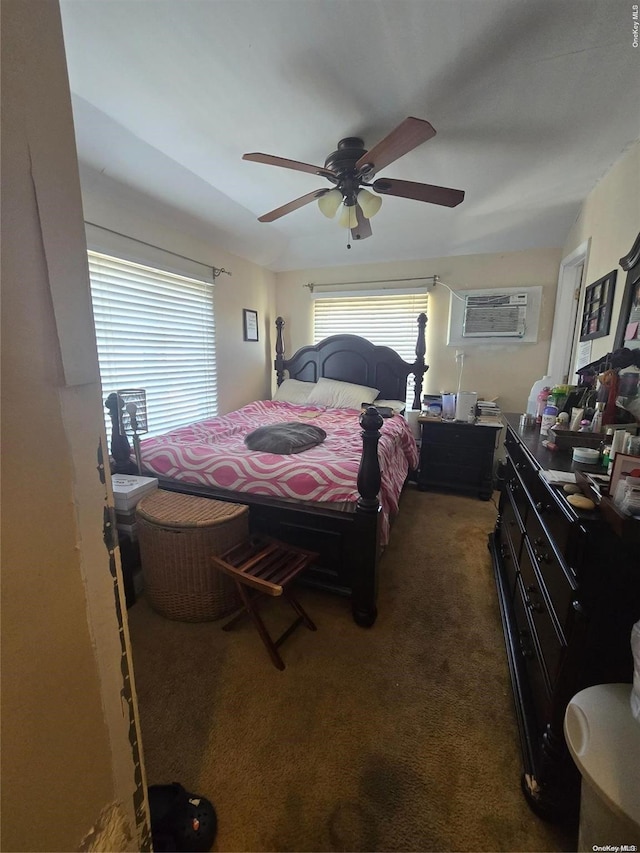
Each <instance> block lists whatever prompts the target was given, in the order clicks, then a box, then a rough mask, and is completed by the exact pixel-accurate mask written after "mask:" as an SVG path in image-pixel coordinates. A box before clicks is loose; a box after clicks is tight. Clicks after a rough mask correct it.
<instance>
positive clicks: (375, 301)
mask: <svg viewBox="0 0 640 853" xmlns="http://www.w3.org/2000/svg"><path fill="white" fill-rule="evenodd" d="M356 294H357V291H353V292H351V293H349V294H348V295H346V294H343V295H340V296H338V295H336V294H324V293H322V292H320V293H318V292H317V291H316V292H314V294H313V299H314V312H313V315H314V323H313V325H314V343H318V342H319V341H321V340H322V339H323V338H326V337H328V336H329V335H342V334H352V335H360V336H361V337H363V338H366V339H367V340H369V341H371V343H373V344H377V345H381V346H388V347H391V349H393V350H395V351H396V352H397V353H398V354H399V355H400V356H401V357H402V358H403V359H404V361H408V362H409V363H413V362H414V361H415V359H416V341H417V339H418V322H417V321H418V314H420V313H422V312H424V313H425V314H426V313H427V306H428V301H429V296H428V293H427V292H426V290H420V291H419V292H407V291H401V292H398V293H389V291H386V292H382V291H380V292H374V291H367V293H366V295H356ZM407 386H408V387H407V404H408V407H409V408H411V404H412V403H413V376H411V377H409V382H408V383H407Z"/></svg>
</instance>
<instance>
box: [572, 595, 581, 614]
mask: <svg viewBox="0 0 640 853" xmlns="http://www.w3.org/2000/svg"><path fill="white" fill-rule="evenodd" d="M571 606H572V607H573V609H574V610H575V611H576V613H579V614H580V616H584V607H583V606H582V604H581V602H579V601H578V599H577V598H576V599H574V600H573V601H572V602H571Z"/></svg>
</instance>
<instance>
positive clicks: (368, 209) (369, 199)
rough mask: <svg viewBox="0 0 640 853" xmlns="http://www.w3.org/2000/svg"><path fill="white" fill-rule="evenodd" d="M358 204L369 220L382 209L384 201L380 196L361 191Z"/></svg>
mask: <svg viewBox="0 0 640 853" xmlns="http://www.w3.org/2000/svg"><path fill="white" fill-rule="evenodd" d="M358 204H359V205H360V209H361V210H362V212H363V213H364V215H365V216H366V217H367V219H371V217H372V216H375V215H376V213H377V212H378V211H379V210H380V208H381V207H382V199H381V198H380V196H379V195H374V194H373V193H370V192H369V190H360V192H359V193H358Z"/></svg>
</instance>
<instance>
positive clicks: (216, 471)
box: [140, 314, 427, 626]
mask: <svg viewBox="0 0 640 853" xmlns="http://www.w3.org/2000/svg"><path fill="white" fill-rule="evenodd" d="M426 322H427V318H426V315H425V314H420V316H419V317H418V318H417V342H416V348H415V352H416V359H415V362H413V363H409V362H405V361H404V360H403V359H401V358H400V356H399V355H398V354H397V353H396V352H394V351H393V350H391V349H390V348H388V347H383V346H376V345H374V344H372V343H371V342H369V341H367V340H365V339H364V338H361V337H358V336H356V335H334V336H332V337H329V338H326V339H325V340H324V341H321V342H320V343H319V344H316V345H314V346H307V347H303V348H302V349H300V350H298V351H297V352H296V353H295V354H294V355H293V356H292V357H291V358H285V351H284V343H283V327H284V320H283V319H282V318H281V317H278V319H277V320H276V357H275V371H276V377H277V386H278V391H277V392H276V394H275V395H274V399H273V400H261V401H255V402H252V403H249V404H248V405H246V406H244V407H242V408H241V409H240V410H238V411H236V412H231V413H229V414H228V415H223V416H219V417H216V418H212V419H208V420H205V421H199V422H198V423H195V424H192V425H190V426H187V427H182V428H179V429H176V430H173V431H171V432H169V433H166V434H165V435H162V436H156V437H153V438H148V439H145V440H143V441H142V442H141V445H140V450H141V459H142V466H143V471H142V473H143V474H145V475H147V476H154V477H157V478H158V480H159V485H160V488H163V489H168V490H171V491H178V492H183V493H187V494H196V495H202V496H206V497H212V498H216V499H218V500H226V501H233V502H235V503H243V504H247V505H249V507H250V525H251V529H252V531H253V532H255V533H258V534H264V535H269V536H273V537H275V538H278V539H282V540H284V541H286V542H289V543H291V544H294V545H298V546H301V547H306V548H310V549H312V550H315V551H318V552H319V553H320V560H319V563H318V565H317V566H316V567H314V569H312V570H309V571H308V572H307V574H306V576H305V582H307V583H309V584H311V585H313V586H317V587H319V588H321V589H324V590H327V591H330V592H334V593H338V594H340V595H344V596H348V597H349V598H350V600H351V608H352V613H353V618H354V620H355V621H356V623H357V624H359V625H362V626H371V625H373V623H374V622H375V619H376V617H377V586H378V562H379V558H380V556H381V553H382V551H383V549H384V546H385V545H386V543H387V541H388V538H389V535H390V529H391V526H392V523H393V518H394V516H395V515H396V513H397V511H398V501H399V497H400V493H401V491H402V487H403V485H404V482H405V480H406V477H407V474H408V473H409V472H410V471H411V470H412V469H415V468H416V467H417V461H418V455H417V448H416V444H415V439H414V438H413V435H412V433H411V430H410V429H409V427H408V425H407V423H406V421H405V420H404V418H403V417H402V416H400V415H397V414H394V415H393V416H391V417H387V418H384V419H383V418H382V417H381V415H380V414H379V412H378V409H377V408H376V407H375V406H372V405H368V406H366V407H361V406H360V404H359V403H358V404H357V407H353V406H352V405H348V406H347V407H346V408H342V407H340V408H339V407H335V406H331V405H329V406H325V405H322V404H321V403H318V402H317V400H316V401H314V400H313V399H309V400H308V401H306V400H305V401H301V402H298V401H297V397H296V394H295V393H294V394H293V396H291V397H290V396H288V395H287V394H285V393H281V392H283V391H284V389H287V388H288V387H290V386H291V387H293V388H294V391H295V390H296V389H295V387H294V386H298V387H302V388H303V389H304V391H305V393H308V392H307V390H306V389H307V387H309V388H311V389H318V388H319V389H320V390H321V391H322V392H323V393H326V389H327V388H331V389H332V390H333V387H334V386H335V387H336V388H338V389H339V391H340V392H341V391H342V385H341V383H348V384H349V386H351V387H350V388H349V389H347V394H348V396H350V397H353V394H354V393H355V392H354V391H352V390H351V389H352V387H353V386H364V387H368V388H374V389H377V391H378V394H377V396H376V399H377V400H386V401H393V400H397V401H401V400H404V399H405V396H406V387H407V378H408V377H409V376H410V375H411V374H413V376H414V381H415V388H414V403H413V408H418V409H419V408H420V400H421V396H422V381H423V376H424V373H425V371H426V370H427V367H426V366H425V362H424V355H425V351H426V350H425V328H426ZM328 380H332V382H328ZM302 382H304V383H306V385H305V386H300V383H302ZM336 383H337V384H336ZM344 387H345V388H346V387H347V386H346V385H345V386H344ZM313 393H315V394H316V395H317V393H318V392H317V390H315V391H314V392H313ZM279 397H282V399H278V398H279ZM319 399H321V400H322V399H323V395H322V394H320V397H319ZM354 399H355V398H354ZM367 402H371V401H367ZM292 422H294V423H298V424H312V425H313V426H314V427H318V428H320V431H321V432H325V433H326V438H325V440H323V441H322V442H321V443H320V444H318V445H317V446H313V447H310V448H309V449H306V450H304V452H300V453H290V454H287V455H281V454H277V453H269V452H260V451H252V450H247V447H246V446H245V437H246V436H247V435H248V434H249V433H251V432H253V430H255V429H256V428H257V427H258V426H260V427H262V426H265V425H279V424H289V423H292Z"/></svg>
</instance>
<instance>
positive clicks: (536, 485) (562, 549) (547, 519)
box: [527, 476, 577, 555]
mask: <svg viewBox="0 0 640 853" xmlns="http://www.w3.org/2000/svg"><path fill="white" fill-rule="evenodd" d="M527 488H528V489H529V493H530V494H531V499H532V502H533V505H534V508H535V510H536V513H537V515H538V518H539V520H540V521H541V523H542V524H543V526H544V528H545V530H546V533H547V535H548V537H549V538H550V539H551V540H552V541H553V542H554V543H555V549H556V551H558V553H559V554H562V555H566V554H567V551H568V545H569V539H570V536H571V528H572V525H573V524H577V522H576V521H571V520H570V519H569V518H567V516H566V515H565V513H564V512H563V511H562V509H561V508H560V506H559V504H558V502H557V501H556V500H555V498H554V496H553V494H552V493H551V492H550V490H549V489H548V488H547V486H546V485H545V483H543V482H542V480H541V479H540V477H538V476H536V477H535V478H533V480H532V482H531V483H530V484H529V485H527Z"/></svg>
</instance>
